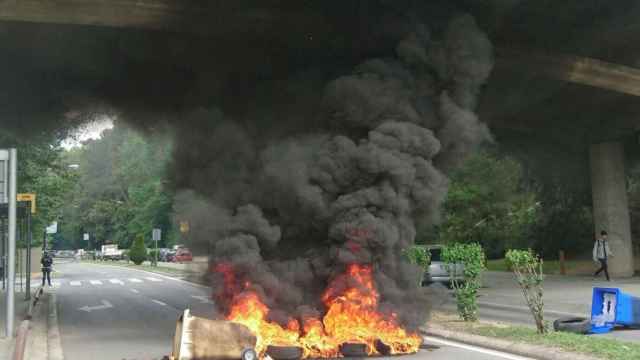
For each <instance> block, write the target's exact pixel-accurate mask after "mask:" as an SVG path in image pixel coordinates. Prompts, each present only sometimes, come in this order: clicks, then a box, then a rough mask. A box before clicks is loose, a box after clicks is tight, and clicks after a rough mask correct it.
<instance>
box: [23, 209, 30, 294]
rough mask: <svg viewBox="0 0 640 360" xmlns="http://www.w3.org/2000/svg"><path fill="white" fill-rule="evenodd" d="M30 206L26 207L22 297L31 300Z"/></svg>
mask: <svg viewBox="0 0 640 360" xmlns="http://www.w3.org/2000/svg"><path fill="white" fill-rule="evenodd" d="M31 235H32V234H31V208H29V209H27V261H26V263H27V265H26V266H25V269H26V270H27V271H26V276H27V291H25V296H24V299H25V300H27V301H29V300H31Z"/></svg>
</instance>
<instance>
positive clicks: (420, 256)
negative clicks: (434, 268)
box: [403, 245, 431, 270]
mask: <svg viewBox="0 0 640 360" xmlns="http://www.w3.org/2000/svg"><path fill="white" fill-rule="evenodd" d="M403 254H404V256H405V257H406V258H407V259H408V260H409V262H410V263H412V264H414V265H418V266H420V267H421V268H423V269H424V270H427V267H429V263H431V253H430V252H429V251H427V248H426V247H424V246H420V245H413V246H412V247H410V248H408V249H405V250H404V252H403Z"/></svg>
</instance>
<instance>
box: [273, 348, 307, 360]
mask: <svg viewBox="0 0 640 360" xmlns="http://www.w3.org/2000/svg"><path fill="white" fill-rule="evenodd" d="M267 355H269V356H270V357H271V358H272V359H274V360H296V359H300V358H302V348H299V347H297V346H274V345H270V346H268V347H267Z"/></svg>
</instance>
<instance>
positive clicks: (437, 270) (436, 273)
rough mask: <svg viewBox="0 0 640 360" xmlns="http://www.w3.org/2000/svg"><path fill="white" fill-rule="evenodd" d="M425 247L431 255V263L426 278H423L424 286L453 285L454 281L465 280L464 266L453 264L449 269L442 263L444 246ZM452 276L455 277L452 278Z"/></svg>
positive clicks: (425, 274) (425, 273)
mask: <svg viewBox="0 0 640 360" xmlns="http://www.w3.org/2000/svg"><path fill="white" fill-rule="evenodd" d="M425 247H426V249H427V251H429V253H430V254H431V262H430V263H429V266H428V267H427V270H426V271H425V272H424V276H423V278H422V285H423V286H425V285H429V284H433V283H445V284H451V281H452V279H456V280H458V281H462V280H464V275H463V271H464V265H463V264H453V265H452V266H450V267H449V266H447V265H446V264H445V263H444V262H443V261H442V249H443V248H444V246H443V245H426V246H425ZM451 274H453V275H454V276H453V277H452V276H451Z"/></svg>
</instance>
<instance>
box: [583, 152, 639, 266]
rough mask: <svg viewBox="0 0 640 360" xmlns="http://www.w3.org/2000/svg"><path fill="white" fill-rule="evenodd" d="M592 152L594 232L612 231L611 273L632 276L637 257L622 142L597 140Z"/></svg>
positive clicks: (610, 241)
mask: <svg viewBox="0 0 640 360" xmlns="http://www.w3.org/2000/svg"><path fill="white" fill-rule="evenodd" d="M589 155H590V163H591V188H592V194H593V220H594V224H595V233H596V234H600V231H601V230H605V231H607V232H608V234H609V244H610V246H611V252H612V253H613V257H612V258H611V259H610V261H609V273H610V274H611V276H613V277H630V276H632V275H633V272H634V261H633V246H632V244H631V222H630V220H629V203H628V199H627V189H626V177H625V171H624V167H625V166H624V163H625V161H624V149H623V146H622V144H621V143H619V142H608V143H601V144H594V145H591V149H590V154H589Z"/></svg>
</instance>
